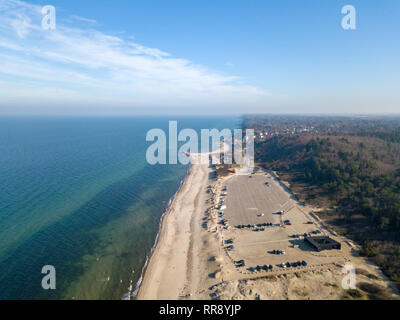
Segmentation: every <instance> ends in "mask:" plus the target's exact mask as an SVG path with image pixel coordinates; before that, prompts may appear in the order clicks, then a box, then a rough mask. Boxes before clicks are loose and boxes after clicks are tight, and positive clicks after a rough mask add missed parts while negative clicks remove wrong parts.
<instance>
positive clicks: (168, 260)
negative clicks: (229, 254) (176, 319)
mask: <svg viewBox="0 0 400 320" xmlns="http://www.w3.org/2000/svg"><path fill="white" fill-rule="evenodd" d="M211 172H212V169H211V168H209V165H204V164H194V165H191V168H190V170H189V172H188V175H187V176H186V178H185V180H184V182H183V184H182V187H181V189H180V191H179V192H178V193H177V194H176V196H175V198H174V199H173V201H172V203H171V206H170V208H169V210H168V212H167V213H166V214H165V216H164V219H163V223H162V227H161V232H160V237H159V240H158V243H157V245H156V247H155V250H154V252H153V254H152V256H151V258H150V261H149V264H148V266H147V268H146V271H145V273H144V276H143V281H142V283H141V286H140V289H139V292H138V296H137V299H166V300H169V299H179V298H182V297H186V296H187V297H189V296H191V292H190V291H191V290H194V289H193V287H194V286H195V285H196V284H197V283H198V282H199V281H200V279H199V278H200V272H199V274H196V272H193V271H194V270H193V269H192V268H193V266H196V268H195V269H198V268H199V267H200V265H201V262H200V261H198V259H199V257H198V256H196V252H198V251H197V248H198V241H194V239H196V240H199V239H200V238H201V235H200V233H201V232H202V227H201V218H202V216H203V213H204V212H203V209H204V205H203V204H204V201H205V190H206V187H207V184H208V183H209V174H210V173H211ZM204 232H205V231H204ZM216 247H217V244H216Z"/></svg>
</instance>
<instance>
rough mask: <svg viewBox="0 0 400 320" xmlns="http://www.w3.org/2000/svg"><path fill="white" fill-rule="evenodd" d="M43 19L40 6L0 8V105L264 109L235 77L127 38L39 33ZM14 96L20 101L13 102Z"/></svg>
mask: <svg viewBox="0 0 400 320" xmlns="http://www.w3.org/2000/svg"><path fill="white" fill-rule="evenodd" d="M74 17H75V18H74V19H75V20H79V21H84V22H87V23H92V24H93V25H94V24H95V23H96V21H95V20H91V19H86V18H82V17H78V16H74ZM41 19H42V14H41V7H39V6H36V5H33V4H29V3H26V2H22V1H19V0H0V59H1V63H0V80H2V86H1V87H0V96H1V97H3V98H1V100H3V101H1V100H0V103H2V104H4V103H5V102H15V101H16V99H17V98H18V97H23V99H22V100H21V99H20V101H19V103H24V102H25V103H29V102H30V100H29V97H30V96H33V98H34V99H36V100H35V101H37V102H38V103H40V102H41V101H43V102H45V101H46V97H47V96H46V95H48V96H52V97H53V98H52V99H56V97H54V92H55V91H54V90H56V91H57V90H63V92H65V95H67V94H68V93H71V96H72V95H73V96H74V97H75V98H74V99H75V100H74V101H79V97H82V101H85V102H89V103H90V101H93V103H95V102H96V103H97V102H98V101H99V99H101V98H103V100H104V101H107V102H108V103H112V102H113V101H114V102H115V103H124V104H125V105H126V104H132V105H136V106H138V105H146V106H148V105H155V106H156V105H157V106H163V105H165V106H168V105H171V104H173V105H176V106H187V107H190V106H196V107H198V106H200V105H204V104H213V105H216V106H218V105H224V106H227V105H239V104H243V103H254V102H257V103H262V101H263V100H264V98H265V96H266V95H267V94H266V92H265V91H264V90H261V89H259V88H257V87H254V86H250V85H246V84H243V83H242V82H241V80H240V79H239V78H238V77H236V76H231V75H226V74H221V73H218V72H214V71H210V70H208V69H207V68H205V67H203V66H199V65H196V64H194V63H193V62H191V61H189V60H186V59H181V58H176V57H173V56H172V55H171V54H169V53H166V52H164V51H162V50H160V49H158V48H150V47H146V46H145V45H142V44H139V43H136V42H132V41H131V40H129V38H122V37H120V36H114V35H111V34H105V33H103V32H100V31H97V30H94V29H93V28H90V29H82V28H79V27H78V26H76V25H73V24H71V25H68V26H67V25H60V24H57V28H56V30H43V29H42V28H41ZM92 27H93V26H92ZM17 80H18V81H17ZM32 84H34V88H35V89H34V90H35V92H36V94H34V95H32ZM10 89H12V90H10ZM15 92H18V97H14V96H13V93H15ZM72 93H73V94H72ZM64 98H65V97H64V95H62V98H61V99H64ZM91 98H93V99H92V100H90V99H91ZM0 107H1V105H0Z"/></svg>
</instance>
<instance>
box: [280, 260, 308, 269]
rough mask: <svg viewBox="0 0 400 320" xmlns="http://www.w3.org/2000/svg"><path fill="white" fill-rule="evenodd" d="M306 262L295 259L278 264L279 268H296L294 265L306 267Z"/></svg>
mask: <svg viewBox="0 0 400 320" xmlns="http://www.w3.org/2000/svg"><path fill="white" fill-rule="evenodd" d="M307 265H308V264H307V262H306V261H304V260H303V261H297V262H286V263H281V264H280V265H279V266H280V267H281V268H291V267H292V268H296V267H307Z"/></svg>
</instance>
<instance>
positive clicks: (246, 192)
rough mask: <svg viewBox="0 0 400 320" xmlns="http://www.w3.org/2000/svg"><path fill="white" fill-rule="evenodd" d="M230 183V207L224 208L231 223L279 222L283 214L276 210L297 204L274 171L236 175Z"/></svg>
mask: <svg viewBox="0 0 400 320" xmlns="http://www.w3.org/2000/svg"><path fill="white" fill-rule="evenodd" d="M250 177H251V178H250ZM226 186H227V190H228V192H227V193H228V194H227V197H226V201H225V203H226V206H227V209H226V210H225V211H224V212H225V216H226V218H227V219H228V220H229V223H230V225H231V226H236V225H247V224H259V223H264V222H271V223H274V224H277V223H279V222H280V218H281V217H280V215H278V214H276V212H278V211H280V210H288V209H289V208H290V207H291V206H293V205H294V204H295V201H294V200H293V199H291V197H290V194H289V193H287V192H285V191H284V190H283V188H282V187H281V186H280V184H279V182H277V181H275V180H274V179H273V178H272V177H271V176H270V175H265V174H256V175H252V176H234V177H232V178H230V179H229V180H228V181H227V183H226Z"/></svg>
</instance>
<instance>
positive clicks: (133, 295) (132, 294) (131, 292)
mask: <svg viewBox="0 0 400 320" xmlns="http://www.w3.org/2000/svg"><path fill="white" fill-rule="evenodd" d="M191 167H192V165H190V166H189V168H188V170H187V172H186V174H185V177H184V178H183V179H182V180H181V183H180V185H179V188H178V190H177V191H176V192H175V193H174V195H173V196H172V197H171V198H170V200H169V201H168V205H167V207H166V208H165V210H164V212H163V213H162V215H161V217H160V221H159V224H158V232H157V235H156V238H155V239H154V244H153V246H152V247H151V249H150V252H149V253H148V254H147V256H146V261H145V263H144V265H143V267H142V270H141V273H140V277H139V279H138V280H137V281H136V284H135V287H134V288H133V287H132V283H131V287H130V288H129V289H128V292H127V294H126V297H127V300H135V299H137V297H138V293H139V290H140V287H141V284H142V282H143V279H144V276H145V274H146V270H147V266H148V264H149V262H150V260H151V258H152V257H153V253H154V251H155V250H156V248H157V245H158V243H159V241H160V236H161V233H162V229H163V224H164V221H165V219H166V217H167V216H168V213H169V212H170V210H171V207H172V206H173V203H174V201H175V200H176V198H177V195H178V194H179V192H180V191H181V190H182V187H183V186H184V184H185V182H186V181H187V177H188V176H189V175H190V171H191ZM123 300H125V299H123Z"/></svg>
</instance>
